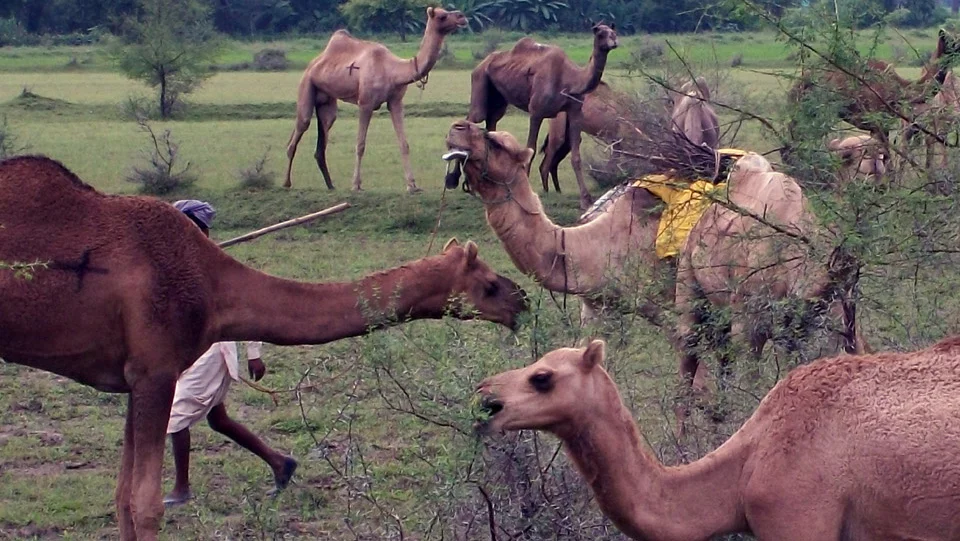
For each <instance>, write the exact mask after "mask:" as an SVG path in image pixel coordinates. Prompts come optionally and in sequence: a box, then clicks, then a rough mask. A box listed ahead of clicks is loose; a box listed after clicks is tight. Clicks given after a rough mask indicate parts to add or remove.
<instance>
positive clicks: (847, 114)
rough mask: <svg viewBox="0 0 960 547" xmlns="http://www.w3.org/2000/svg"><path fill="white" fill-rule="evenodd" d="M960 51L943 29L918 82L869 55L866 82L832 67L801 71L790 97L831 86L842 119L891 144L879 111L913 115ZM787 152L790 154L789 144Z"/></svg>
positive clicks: (932, 93) (894, 114)
mask: <svg viewBox="0 0 960 547" xmlns="http://www.w3.org/2000/svg"><path fill="white" fill-rule="evenodd" d="M958 53H960V43H958V42H957V41H956V40H954V39H953V38H951V37H948V36H947V34H946V32H945V31H944V30H943V29H940V32H939V33H938V36H937V48H936V50H935V51H934V53H933V56H932V57H931V59H930V62H929V63H927V65H926V66H925V67H924V69H923V74H922V75H921V76H920V79H919V80H917V81H915V82H911V81H909V80H906V79H904V78H903V77H901V76H900V75H898V74H897V73H896V71H895V70H894V69H893V66H892V65H890V64H889V63H886V62H884V61H880V60H877V59H869V60H867V62H866V70H864V72H863V73H862V74H858V76H860V77H861V78H862V79H863V82H865V84H864V83H861V81H860V80H858V79H856V78H854V77H852V76H849V75H848V74H847V73H845V72H843V71H841V70H840V69H838V68H835V67H832V68H828V69H826V70H825V71H824V73H823V74H822V75H819V76H813V75H810V74H804V75H802V77H801V78H800V79H799V80H798V81H797V83H796V85H794V87H793V89H791V91H790V97H789V98H790V100H791V101H794V102H797V101H799V100H801V98H802V97H803V95H804V94H806V93H808V92H809V91H810V90H811V89H813V88H814V87H818V86H822V87H826V88H829V89H831V90H832V91H833V92H835V93H837V94H839V95H840V96H841V97H842V98H843V100H844V102H845V104H843V105H842V107H841V109H840V112H839V114H840V118H841V119H843V120H844V121H846V122H847V123H849V124H851V125H853V126H854V127H857V128H859V129H862V130H864V131H869V132H870V135H871V136H872V137H873V138H874V139H876V140H877V141H878V142H880V143H881V145H883V146H884V147H889V140H888V137H887V132H888V128H887V127H886V125H885V124H884V123H883V121H882V120H878V117H877V114H878V113H880V114H885V115H887V116H894V117H899V116H901V115H903V116H910V115H911V112H910V110H911V109H913V108H916V107H917V106H918V105H922V104H924V103H926V102H928V101H930V100H931V99H932V98H933V97H934V95H936V94H937V93H938V91H939V90H940V86H942V85H943V82H944V80H945V79H946V77H947V72H949V70H950V67H951V66H952V65H953V64H955V63H956V61H957V54H958ZM791 133H792V131H791ZM785 152H786V153H787V155H788V156H789V152H790V149H789V146H788V147H787V149H786V150H785ZM785 159H788V158H785Z"/></svg>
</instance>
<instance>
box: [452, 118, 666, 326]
mask: <svg viewBox="0 0 960 547" xmlns="http://www.w3.org/2000/svg"><path fill="white" fill-rule="evenodd" d="M447 149H448V150H450V152H448V154H447V155H446V156H445V157H448V158H454V159H455V161H458V162H459V163H460V164H461V165H462V169H463V172H464V174H465V176H466V182H465V183H464V187H465V188H466V189H469V190H470V191H471V192H474V193H476V194H477V195H478V196H479V197H480V200H481V201H482V202H483V206H484V209H485V211H486V217H487V223H488V224H490V227H491V228H493V231H494V232H496V234H497V236H498V237H499V238H500V240H501V242H502V243H503V246H504V248H505V249H506V251H507V254H509V255H510V258H511V259H512V260H513V263H514V264H515V265H516V266H517V268H518V269H519V270H520V271H521V272H523V273H525V274H527V275H532V276H533V277H534V278H535V279H536V280H537V283H539V284H540V285H542V286H543V287H544V288H546V289H548V290H551V291H556V292H561V293H565V294H574V295H577V296H580V297H581V300H582V302H583V306H582V307H581V313H582V318H583V320H584V321H585V322H586V321H588V320H590V319H592V318H593V317H594V316H595V315H596V314H597V313H598V311H599V309H600V308H601V307H603V306H605V305H608V304H612V303H614V302H620V301H622V302H632V301H634V300H636V299H640V300H642V302H641V303H640V304H639V305H638V311H639V313H641V315H643V316H644V317H645V318H647V319H648V320H650V321H652V322H654V323H656V324H660V311H661V305H662V303H663V302H665V301H667V302H669V301H670V300H672V298H671V297H670V294H671V293H672V291H673V284H672V280H669V281H668V282H667V283H665V284H663V294H659V295H657V296H656V297H655V298H652V299H651V298H648V296H649V295H646V296H645V295H644V294H643V293H644V292H645V291H648V290H649V287H650V286H652V285H653V284H654V283H655V282H656V280H658V279H660V278H662V277H667V278H669V277H670V273H669V272H670V268H669V267H668V266H667V265H666V264H664V263H663V262H662V261H660V260H659V259H658V258H657V255H656V254H655V251H654V240H655V239H656V235H657V228H658V225H659V221H660V211H661V209H662V202H661V201H660V200H659V199H658V198H656V197H654V196H653V194H651V193H650V192H649V191H647V190H644V189H640V188H633V187H630V188H627V189H625V192H624V194H623V195H622V196H621V197H619V198H618V199H616V200H615V201H613V202H612V203H610V204H609V206H608V207H607V208H606V210H604V211H603V212H602V213H600V214H598V215H596V216H595V217H594V218H593V220H591V221H589V222H587V223H585V224H581V225H578V226H570V227H563V226H558V225H556V224H554V223H553V222H552V221H551V220H550V219H549V218H548V217H547V215H546V213H545V212H544V210H543V205H542V204H541V202H540V198H539V197H538V196H537V194H536V192H534V191H533V189H532V188H531V187H530V181H529V179H528V177H527V169H528V167H529V165H530V161H531V159H532V158H533V150H531V149H529V148H524V147H522V146H521V145H520V143H518V142H517V140H516V139H515V138H514V137H513V135H511V134H509V133H505V132H498V131H492V132H488V131H485V130H484V129H483V128H481V127H480V126H479V125H476V124H473V123H470V122H467V121H460V122H455V123H454V124H453V126H452V127H451V129H450V132H449V133H448V135H447ZM458 183H459V176H458V175H457V178H456V179H455V180H451V179H450V178H448V181H447V187H448V188H451V187H453V188H455V187H456V185H457V184H458ZM635 270H636V271H635ZM647 274H649V275H650V276H651V277H650V279H649V283H648V282H641V281H639V280H638V279H637V276H638V275H647Z"/></svg>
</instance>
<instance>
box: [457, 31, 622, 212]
mask: <svg viewBox="0 0 960 547" xmlns="http://www.w3.org/2000/svg"><path fill="white" fill-rule="evenodd" d="M616 47H617V33H616V26H615V25H610V26H607V25H603V24H597V25H594V26H593V53H592V54H591V55H590V61H589V62H588V63H587V66H586V67H583V68H581V67H578V66H577V65H575V64H573V62H572V61H571V60H570V59H569V57H567V54H566V53H564V52H563V50H562V49H560V48H559V47H557V46H549V45H544V44H538V43H536V42H534V41H533V40H532V39H531V38H521V39H520V40H519V41H518V42H517V43H516V44H515V45H514V46H513V49H511V50H510V51H496V52H494V53H491V54H490V55H487V57H486V58H485V59H484V60H483V61H481V62H480V64H479V65H477V67H476V68H475V69H474V70H473V73H472V74H471V77H470V80H471V88H470V113H469V114H468V115H467V119H468V120H469V121H471V122H474V123H480V122H484V123H485V124H486V128H487V130H488V131H495V130H496V129H497V122H499V121H500V118H502V117H503V115H504V114H505V113H506V112H507V106H509V105H513V106H515V107H517V108H519V109H521V110H523V111H524V112H527V113H528V114H530V129H529V132H528V133H527V148H530V149H532V150H536V146H537V140H538V136H539V134H540V125H541V124H542V123H543V120H544V119H545V118H554V117H556V116H558V115H559V114H560V113H561V112H566V113H567V124H568V125H569V130H568V134H569V135H570V149H571V152H572V153H573V158H572V160H571V161H572V162H573V172H574V173H575V174H576V176H577V186H579V187H580V207H581V208H583V209H586V208H588V207H590V205H591V204H592V203H593V198H591V197H590V193H589V192H587V189H586V188H587V187H586V184H585V183H584V181H583V171H582V170H581V166H580V131H581V130H582V128H583V112H582V103H583V99H584V96H585V95H586V94H588V93H590V92H592V91H593V90H595V89H596V88H597V86H599V85H600V78H601V76H603V69H604V67H605V66H606V64H607V55H608V54H609V53H610V51H612V50H613V49H615V48H616ZM527 172H528V173H529V165H528V166H527Z"/></svg>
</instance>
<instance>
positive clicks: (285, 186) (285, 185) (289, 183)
mask: <svg viewBox="0 0 960 547" xmlns="http://www.w3.org/2000/svg"><path fill="white" fill-rule="evenodd" d="M291 186H293V183H292V182H290V181H289V180H288V181H286V182H284V183H283V187H284V188H290V187H291Z"/></svg>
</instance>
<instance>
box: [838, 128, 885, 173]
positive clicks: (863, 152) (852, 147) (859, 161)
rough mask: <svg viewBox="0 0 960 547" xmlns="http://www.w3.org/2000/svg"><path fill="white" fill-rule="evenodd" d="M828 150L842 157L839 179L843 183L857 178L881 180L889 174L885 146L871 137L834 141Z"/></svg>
mask: <svg viewBox="0 0 960 547" xmlns="http://www.w3.org/2000/svg"><path fill="white" fill-rule="evenodd" d="M827 148H829V149H830V150H831V151H833V152H836V153H837V155H839V156H840V161H841V165H840V172H839V179H840V181H841V182H843V183H846V182H850V181H851V180H853V179H854V178H856V177H870V178H873V179H874V180H879V179H880V178H881V177H883V176H884V175H885V174H886V172H887V167H886V165H885V163H884V161H885V160H886V153H885V151H884V150H883V146H882V145H881V144H880V143H879V142H877V141H876V139H874V138H872V137H871V136H869V135H855V136H852V137H847V138H845V139H833V140H832V141H830V144H828V145H827Z"/></svg>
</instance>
